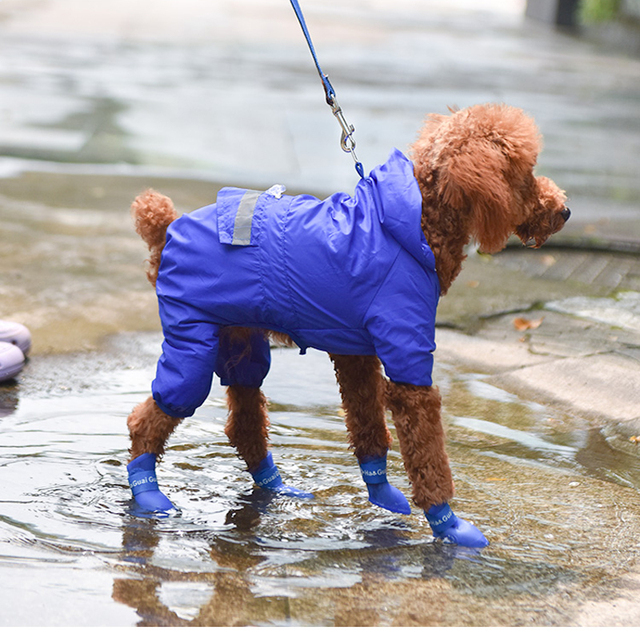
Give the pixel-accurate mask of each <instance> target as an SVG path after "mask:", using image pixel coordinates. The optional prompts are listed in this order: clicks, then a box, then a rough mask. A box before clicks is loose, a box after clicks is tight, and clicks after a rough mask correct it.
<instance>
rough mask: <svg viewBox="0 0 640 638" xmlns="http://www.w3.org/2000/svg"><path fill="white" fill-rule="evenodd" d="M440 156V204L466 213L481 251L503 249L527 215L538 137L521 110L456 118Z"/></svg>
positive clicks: (501, 108)
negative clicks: (526, 200)
mask: <svg viewBox="0 0 640 638" xmlns="http://www.w3.org/2000/svg"><path fill="white" fill-rule="evenodd" d="M449 120H450V121H449V125H448V130H447V131H446V136H447V143H446V147H448V148H447V149H446V150H444V149H443V151H442V152H440V153H439V155H440V159H439V162H438V164H439V165H438V171H439V177H440V178H439V185H440V194H441V197H442V201H443V203H444V204H445V205H450V206H453V207H455V208H456V209H457V210H468V211H470V213H471V215H472V218H471V219H470V233H471V235H472V236H473V237H474V238H475V239H476V241H477V242H478V243H479V244H480V248H481V250H483V251H485V252H497V251H499V250H501V249H502V248H503V247H504V245H505V244H506V242H507V239H508V238H509V236H510V235H511V234H512V233H513V231H514V228H515V226H516V225H517V224H518V223H520V221H521V219H520V217H523V216H524V215H525V211H524V208H525V202H524V200H525V199H526V198H527V193H529V192H530V191H531V190H532V189H533V188H534V187H535V184H534V179H533V168H534V166H535V163H536V160H537V157H538V152H539V151H540V146H541V138H540V134H539V132H538V129H537V127H536V125H535V122H534V121H533V119H532V118H530V117H529V116H528V115H526V114H525V113H524V112H523V111H521V110H520V109H517V108H514V107H510V106H507V105H503V104H501V105H498V104H485V105H478V106H474V107H470V108H469V109H466V110H464V111H460V112H458V113H454V114H453V115H452V116H450V118H449Z"/></svg>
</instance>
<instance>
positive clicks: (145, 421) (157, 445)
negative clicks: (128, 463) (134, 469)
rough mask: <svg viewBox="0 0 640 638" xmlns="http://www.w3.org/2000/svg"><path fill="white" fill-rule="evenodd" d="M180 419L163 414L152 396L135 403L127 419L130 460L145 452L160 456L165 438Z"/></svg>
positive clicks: (162, 452)
mask: <svg viewBox="0 0 640 638" xmlns="http://www.w3.org/2000/svg"><path fill="white" fill-rule="evenodd" d="M181 420H182V419H178V418H176V417H172V416H169V415H168V414H165V413H164V412H163V411H162V410H161V409H160V408H159V407H158V406H157V405H156V402H155V401H154V400H153V398H152V397H149V398H148V399H147V400H146V401H143V402H142V403H140V404H139V405H137V406H136V407H135V408H134V409H133V411H132V412H131V414H130V415H129V418H128V419H127V426H128V427H129V435H130V437H131V448H130V450H129V452H130V454H131V460H133V459H135V458H137V457H138V456H140V455H141V454H145V453H146V452H151V453H152V454H155V455H156V456H157V457H158V458H160V457H161V456H162V455H163V454H164V446H165V444H166V442H167V439H168V438H169V436H170V435H171V433H172V432H173V431H174V430H175V428H176V426H177V425H178V424H179V423H180V421H181Z"/></svg>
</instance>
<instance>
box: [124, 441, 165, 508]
mask: <svg viewBox="0 0 640 638" xmlns="http://www.w3.org/2000/svg"><path fill="white" fill-rule="evenodd" d="M127 472H128V474H129V486H130V487H131V493H132V494H133V498H134V499H135V502H136V505H137V506H138V507H139V508H140V509H141V510H142V511H144V512H165V513H167V512H170V511H171V510H175V507H174V506H173V503H172V502H171V501H170V500H169V499H168V498H167V497H166V496H165V495H164V494H163V493H162V492H161V491H160V488H159V487H158V479H157V478H156V456H155V454H151V453H149V452H147V453H146V454H142V455H140V456H139V457H137V458H135V459H134V460H133V461H131V463H129V465H127Z"/></svg>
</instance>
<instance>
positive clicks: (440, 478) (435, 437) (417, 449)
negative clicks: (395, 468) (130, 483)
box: [387, 382, 488, 547]
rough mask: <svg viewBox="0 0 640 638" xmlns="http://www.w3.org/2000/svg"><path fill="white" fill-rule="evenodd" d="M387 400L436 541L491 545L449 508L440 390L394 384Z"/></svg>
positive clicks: (415, 490) (448, 472)
mask: <svg viewBox="0 0 640 638" xmlns="http://www.w3.org/2000/svg"><path fill="white" fill-rule="evenodd" d="M387 401H388V407H389V409H390V410H391V414H392V416H393V421H394V423H395V426H396V432H397V434H398V441H399V443H400V452H401V453H402V458H403V460H404V465H405V469H406V470H407V474H408V475H409V480H410V481H411V486H412V490H413V501H414V502H415V504H416V505H417V506H418V507H421V508H422V509H423V510H424V512H425V515H426V517H427V520H428V521H429V524H430V525H431V528H432V530H433V533H434V536H436V537H438V538H442V539H444V540H446V541H448V542H453V543H457V544H459V545H464V546H467V547H484V546H486V545H487V544H488V543H487V540H486V539H485V537H484V536H483V535H482V533H481V532H480V531H479V530H478V529H477V528H476V527H475V526H474V525H473V524H472V523H469V522H468V521H465V520H464V519H461V518H458V517H457V516H456V515H455V514H454V513H453V512H452V511H451V508H450V507H449V505H448V502H449V500H450V499H451V497H452V496H453V493H454V487H453V479H452V476H451V468H450V466H449V458H448V456H447V452H446V449H445V436H444V428H443V426H442V418H441V405H442V401H441V398H440V392H439V391H438V389H437V388H434V387H432V386H415V385H410V384H399V383H393V382H389V385H388V396H387Z"/></svg>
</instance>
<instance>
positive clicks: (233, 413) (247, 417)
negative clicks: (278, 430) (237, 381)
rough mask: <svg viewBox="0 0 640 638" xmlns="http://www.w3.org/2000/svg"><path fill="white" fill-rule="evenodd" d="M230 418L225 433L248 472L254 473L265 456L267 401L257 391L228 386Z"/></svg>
mask: <svg viewBox="0 0 640 638" xmlns="http://www.w3.org/2000/svg"><path fill="white" fill-rule="evenodd" d="M227 404H228V406H229V416H228V418H227V425H226V427H225V430H224V431H225V433H226V435H227V437H229V441H230V443H231V445H233V446H234V447H235V448H236V450H237V451H238V454H239V455H240V457H241V458H242V459H243V460H244V462H245V463H246V464H247V468H248V469H249V471H250V472H251V471H255V469H256V468H257V467H258V465H260V463H261V462H262V460H263V459H264V458H265V457H266V456H267V453H268V451H269V450H268V437H269V416H268V413H267V399H266V397H265V396H264V394H263V393H262V390H260V388H251V387H248V386H242V385H231V386H229V387H228V388H227Z"/></svg>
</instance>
